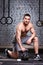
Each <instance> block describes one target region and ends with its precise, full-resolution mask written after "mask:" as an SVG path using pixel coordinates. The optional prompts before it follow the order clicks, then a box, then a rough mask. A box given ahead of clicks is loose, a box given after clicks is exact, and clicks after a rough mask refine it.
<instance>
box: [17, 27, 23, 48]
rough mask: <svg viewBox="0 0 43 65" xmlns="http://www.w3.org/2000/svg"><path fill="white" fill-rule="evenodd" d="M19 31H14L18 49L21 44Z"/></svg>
mask: <svg viewBox="0 0 43 65" xmlns="http://www.w3.org/2000/svg"><path fill="white" fill-rule="evenodd" d="M20 37H21V30H20V29H19V28H17V29H16V40H17V43H18V44H19V46H20V48H21V47H22V42H21V38H20Z"/></svg>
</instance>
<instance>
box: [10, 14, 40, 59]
mask: <svg viewBox="0 0 43 65" xmlns="http://www.w3.org/2000/svg"><path fill="white" fill-rule="evenodd" d="M30 18H31V16H30V14H25V15H24V17H23V22H20V23H19V24H18V25H17V28H16V36H15V37H16V41H17V45H18V46H19V48H20V49H21V50H22V51H25V50H26V48H25V47H24V46H23V45H22V44H23V43H26V44H28V45H29V44H31V43H32V42H33V45H34V50H35V58H34V60H40V56H39V54H38V48H39V45H38V37H37V36H36V32H35V29H34V26H33V24H32V23H31V21H30ZM29 31H30V33H31V36H30V37H28V36H27V33H28V32H29ZM9 53H10V51H9ZM10 55H11V54H10Z"/></svg>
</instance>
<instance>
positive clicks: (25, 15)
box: [23, 14, 31, 18]
mask: <svg viewBox="0 0 43 65" xmlns="http://www.w3.org/2000/svg"><path fill="white" fill-rule="evenodd" d="M25 16H29V17H31V16H30V14H24V17H25ZM24 17H23V18H24Z"/></svg>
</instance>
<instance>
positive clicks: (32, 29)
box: [30, 26, 36, 40]
mask: <svg viewBox="0 0 43 65" xmlns="http://www.w3.org/2000/svg"><path fill="white" fill-rule="evenodd" d="M30 32H31V33H32V34H31V37H30V39H31V40H32V39H33V38H34V37H35V36H36V32H35V29H34V27H33V26H31V28H30Z"/></svg>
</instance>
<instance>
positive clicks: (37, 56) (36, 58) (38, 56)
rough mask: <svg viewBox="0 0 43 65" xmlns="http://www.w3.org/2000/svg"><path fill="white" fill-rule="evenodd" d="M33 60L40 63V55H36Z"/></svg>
mask: <svg viewBox="0 0 43 65" xmlns="http://www.w3.org/2000/svg"><path fill="white" fill-rule="evenodd" d="M34 60H38V61H41V60H42V59H41V58H40V55H36V56H35V57H34Z"/></svg>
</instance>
